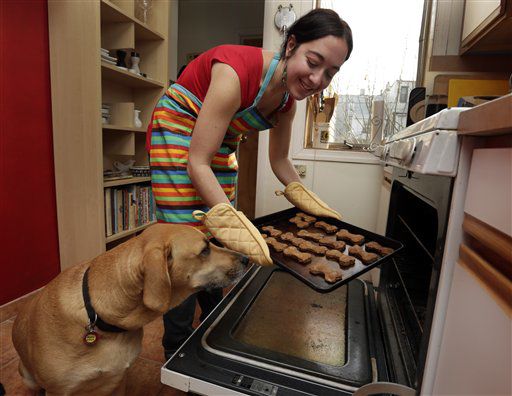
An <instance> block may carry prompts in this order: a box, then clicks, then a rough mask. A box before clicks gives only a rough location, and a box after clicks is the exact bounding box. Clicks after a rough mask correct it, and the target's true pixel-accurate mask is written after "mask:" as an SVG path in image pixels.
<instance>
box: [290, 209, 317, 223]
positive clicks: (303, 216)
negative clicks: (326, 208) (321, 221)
mask: <svg viewBox="0 0 512 396" xmlns="http://www.w3.org/2000/svg"><path fill="white" fill-rule="evenodd" d="M295 216H297V217H300V218H301V219H302V220H304V221H307V222H308V223H312V222H313V221H316V217H313V216H310V215H308V214H306V213H304V212H298V213H297V214H296V215H295Z"/></svg>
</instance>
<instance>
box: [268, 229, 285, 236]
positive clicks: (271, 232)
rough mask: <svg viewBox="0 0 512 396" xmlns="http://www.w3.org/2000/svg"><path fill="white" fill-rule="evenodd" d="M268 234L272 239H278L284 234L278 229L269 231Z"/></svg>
mask: <svg viewBox="0 0 512 396" xmlns="http://www.w3.org/2000/svg"><path fill="white" fill-rule="evenodd" d="M268 233H269V234H270V236H271V237H274V238H276V237H278V236H279V235H281V234H282V233H283V231H281V230H277V229H275V228H274V229H273V230H270V231H268Z"/></svg>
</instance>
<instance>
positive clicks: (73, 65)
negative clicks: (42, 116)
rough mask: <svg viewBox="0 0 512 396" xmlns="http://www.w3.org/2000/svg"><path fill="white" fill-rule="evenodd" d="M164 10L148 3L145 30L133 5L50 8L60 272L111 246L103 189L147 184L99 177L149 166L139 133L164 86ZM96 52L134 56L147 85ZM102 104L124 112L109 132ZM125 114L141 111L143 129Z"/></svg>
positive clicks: (156, 0) (95, 2)
mask: <svg viewBox="0 0 512 396" xmlns="http://www.w3.org/2000/svg"><path fill="white" fill-rule="evenodd" d="M169 10H170V7H169V1H168V0H153V5H152V8H151V9H150V12H149V16H148V20H147V22H146V23H143V22H142V21H141V20H139V19H138V18H137V16H138V12H137V9H136V2H135V0H110V1H109V0H90V1H85V2H78V1H65V2H63V1H60V0H49V1H48V26H49V37H50V73H51V93H52V117H53V139H54V161H55V184H56V196H57V216H58V227H59V245H60V246H59V249H60V261H61V268H62V269H64V268H66V267H68V266H70V265H73V264H75V263H77V262H80V261H84V260H88V259H91V258H93V257H95V256H97V255H98V254H101V253H103V252H104V251H105V250H106V248H107V243H109V242H111V241H112V240H114V239H113V236H110V237H109V238H106V237H105V214H104V213H105V208H104V188H107V187H115V186H119V185H126V184H134V183H146V184H147V182H148V181H149V178H131V179H122V180H113V181H109V182H105V183H104V182H103V171H104V170H106V169H113V163H114V162H115V161H119V162H126V161H128V160H135V161H136V162H135V165H136V166H140V165H148V156H147V153H146V151H145V131H146V127H147V125H148V123H149V121H150V117H151V113H152V110H153V108H154V106H155V104H156V102H157V101H158V99H159V98H160V97H161V96H162V94H163V93H164V91H165V89H166V88H167V86H166V84H167V81H168V38H167V35H168V31H169V27H168V23H169ZM101 48H105V49H108V50H109V51H110V55H111V56H116V51H117V50H124V51H126V53H127V54H128V55H129V54H130V53H131V52H132V51H135V52H138V53H139V54H140V64H139V67H140V70H141V72H142V73H145V74H146V75H147V78H145V77H142V76H140V75H136V74H133V73H131V72H129V71H125V70H122V69H119V68H118V67H116V66H114V65H111V64H108V63H106V62H102V61H101V56H100V54H101V51H100V49H101ZM130 103H131V104H130ZM102 104H110V105H112V106H113V107H115V105H117V104H128V106H126V108H125V110H124V111H123V112H122V114H121V119H119V117H118V118H117V119H116V122H115V123H114V122H113V123H112V125H110V124H102V122H101V115H102V113H101V107H102ZM130 109H137V110H140V111H141V113H140V119H141V121H142V127H140V128H137V127H135V126H134V121H133V111H131V110H130ZM146 226H147V225H146ZM138 229H142V228H141V227H138V228H137V229H135V230H128V231H124V232H123V236H120V237H119V238H122V237H125V236H127V235H131V234H134V233H136V232H137V231H138ZM124 233H126V234H124ZM117 235H118V234H116V236H117ZM117 239H118V238H117V237H116V238H115V240H117Z"/></svg>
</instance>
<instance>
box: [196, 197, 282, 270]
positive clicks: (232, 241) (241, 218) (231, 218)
mask: <svg viewBox="0 0 512 396" xmlns="http://www.w3.org/2000/svg"><path fill="white" fill-rule="evenodd" d="M192 215H193V216H194V217H195V218H196V219H197V220H199V221H202V222H203V224H204V225H205V226H206V228H208V230H209V231H210V232H211V233H212V235H213V236H214V237H215V238H216V239H217V240H219V241H220V242H221V243H222V244H223V245H224V246H225V247H227V248H228V249H232V250H235V251H237V252H240V253H242V254H245V255H246V256H248V257H249V259H250V260H251V261H252V262H254V263H257V264H260V265H272V259H271V258H270V252H269V250H268V246H267V243H266V242H265V240H264V239H263V237H262V236H261V234H260V232H259V231H258V230H257V229H256V227H255V226H254V225H253V224H252V223H251V222H250V221H249V219H248V218H247V217H245V215H244V214H243V213H242V212H238V211H237V210H235V208H233V206H231V205H229V204H227V203H220V204H217V205H215V206H214V207H213V208H211V209H210V210H209V211H208V213H204V212H202V211H200V210H195V211H194V212H193V213H192Z"/></svg>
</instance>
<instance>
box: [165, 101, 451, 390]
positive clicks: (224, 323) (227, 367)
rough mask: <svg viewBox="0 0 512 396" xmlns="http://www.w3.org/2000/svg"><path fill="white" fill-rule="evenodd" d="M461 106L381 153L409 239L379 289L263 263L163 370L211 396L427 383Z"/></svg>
mask: <svg viewBox="0 0 512 396" xmlns="http://www.w3.org/2000/svg"><path fill="white" fill-rule="evenodd" d="M458 114H459V111H455V112H453V111H450V110H448V111H445V112H442V114H441V115H435V116H433V117H430V118H429V119H427V120H424V121H423V122H422V124H421V125H419V126H418V125H417V124H415V125H414V126H412V128H411V127H409V128H408V129H406V130H404V131H403V132H402V133H400V134H399V135H398V136H396V137H394V139H393V140H390V141H389V142H387V143H386V145H385V146H384V147H383V148H382V150H380V152H379V155H380V156H381V159H382V161H383V163H386V164H388V165H391V166H393V180H392V188H391V199H390V206H389V214H388V220H387V228H386V236H387V237H389V238H391V239H394V240H396V241H400V242H402V243H403V245H404V247H403V249H401V250H400V251H398V252H397V253H396V254H395V255H394V256H392V257H391V258H390V259H389V260H388V261H387V262H385V263H383V264H382V265H381V271H380V282H379V286H378V287H374V286H373V285H372V284H371V283H368V282H365V281H362V280H360V279H355V280H353V281H350V282H349V283H347V284H345V285H343V286H341V287H339V288H337V289H335V290H333V291H330V292H328V293H320V292H318V291H315V290H313V289H312V288H310V287H309V286H307V285H305V284H304V283H303V282H301V281H300V280H298V279H297V278H295V277H294V276H292V275H291V274H290V273H288V272H286V271H284V270H283V269H281V268H280V267H277V266H272V267H258V266H253V267H251V268H250V269H249V270H248V272H247V273H246V274H245V276H244V277H243V278H242V280H241V281H240V282H239V283H238V284H237V285H236V286H235V287H234V288H233V289H232V290H231V291H230V292H229V293H228V294H227V295H226V297H225V298H224V299H223V300H222V302H221V304H220V305H219V306H218V307H217V308H216V309H215V310H214V311H213V312H212V313H211V314H210V315H209V316H208V318H207V319H206V320H205V321H203V323H201V325H200V326H199V327H198V328H197V329H196V330H195V332H194V333H193V334H192V335H191V337H190V338H189V339H188V340H187V341H186V342H185V344H184V345H183V346H182V347H181V348H180V349H179V350H178V351H177V352H176V353H175V354H174V355H173V356H172V358H171V359H170V360H169V361H168V362H166V364H165V365H164V366H163V367H162V370H161V380H162V382H163V383H164V384H167V385H170V386H172V387H174V388H177V389H180V390H183V391H187V392H192V393H196V394H203V395H230V394H232V395H236V394H249V395H343V394H347V395H348V394H353V393H356V394H361V395H364V394H375V393H393V394H402V395H412V394H415V393H417V392H419V391H420V389H421V386H422V379H423V375H424V370H425V365H426V360H427V352H428V349H429V341H430V332H431V329H432V326H433V320H434V319H433V318H434V316H435V315H434V312H435V307H436V299H437V294H438V287H439V283H440V281H441V280H442V267H443V252H444V242H445V237H446V229H447V224H448V218H449V211H450V202H451V194H452V189H453V185H454V180H455V179H454V178H455V176H456V174H457V163H458V154H459V141H458V138H457V135H456V131H455V129H456V126H457V122H458ZM266 217H268V216H266ZM263 221H265V219H263ZM260 222H261V219H259V220H256V223H257V224H259V223H260Z"/></svg>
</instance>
